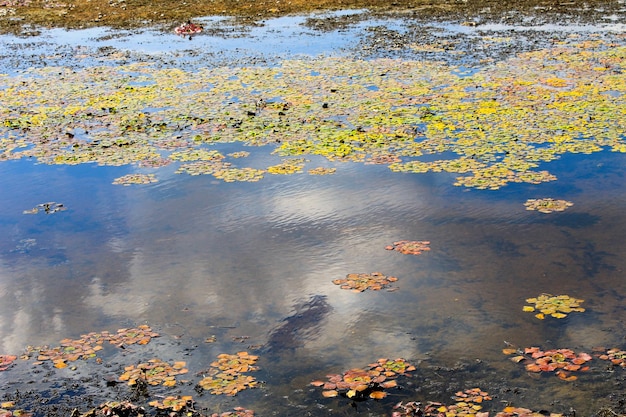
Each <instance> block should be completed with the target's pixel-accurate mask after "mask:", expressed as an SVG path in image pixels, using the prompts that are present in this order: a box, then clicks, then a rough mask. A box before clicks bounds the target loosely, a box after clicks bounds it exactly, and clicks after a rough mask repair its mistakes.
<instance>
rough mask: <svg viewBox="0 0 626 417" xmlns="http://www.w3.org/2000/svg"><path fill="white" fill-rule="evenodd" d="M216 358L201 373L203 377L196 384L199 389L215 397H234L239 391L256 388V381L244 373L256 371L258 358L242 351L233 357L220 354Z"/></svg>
mask: <svg viewBox="0 0 626 417" xmlns="http://www.w3.org/2000/svg"><path fill="white" fill-rule="evenodd" d="M217 358H218V359H217V361H214V362H212V363H211V367H210V368H209V369H208V370H206V371H204V372H202V374H204V375H205V376H204V378H203V379H202V380H201V381H200V382H199V383H198V386H199V387H200V388H201V389H203V390H205V391H209V392H210V393H211V394H215V395H220V394H225V395H228V396H235V395H237V393H238V392H239V391H242V390H244V389H248V388H254V387H256V385H257V381H256V379H255V378H254V377H252V376H250V375H246V374H245V373H246V372H253V371H256V370H258V367H257V366H255V363H256V361H257V360H258V358H259V357H258V356H256V355H251V354H249V353H248V352H245V351H242V352H237V353H236V354H233V355H231V354H227V353H222V354H220V355H218V357H217Z"/></svg>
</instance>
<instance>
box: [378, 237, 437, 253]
mask: <svg viewBox="0 0 626 417" xmlns="http://www.w3.org/2000/svg"><path fill="white" fill-rule="evenodd" d="M429 245H430V242H429V241H427V240H400V241H397V242H393V244H392V245H388V246H386V247H385V249H387V250H395V251H398V252H400V253H403V254H405V255H419V254H421V253H422V252H427V251H429V250H430V246H429Z"/></svg>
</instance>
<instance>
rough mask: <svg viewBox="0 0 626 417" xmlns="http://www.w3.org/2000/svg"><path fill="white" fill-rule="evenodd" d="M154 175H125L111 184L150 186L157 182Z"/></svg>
mask: <svg viewBox="0 0 626 417" xmlns="http://www.w3.org/2000/svg"><path fill="white" fill-rule="evenodd" d="M157 181H158V180H157V179H156V177H155V175H154V174H127V175H122V176H121V177H118V178H116V179H115V180H113V184H117V185H125V186H128V185H131V184H150V183H153V182H157Z"/></svg>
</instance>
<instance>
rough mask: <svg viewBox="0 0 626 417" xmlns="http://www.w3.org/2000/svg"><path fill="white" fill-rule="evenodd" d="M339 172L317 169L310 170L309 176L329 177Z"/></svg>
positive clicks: (333, 169)
mask: <svg viewBox="0 0 626 417" xmlns="http://www.w3.org/2000/svg"><path fill="white" fill-rule="evenodd" d="M335 172H337V168H324V167H317V168H311V169H309V175H329V174H334V173H335Z"/></svg>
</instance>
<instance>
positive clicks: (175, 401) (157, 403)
mask: <svg viewBox="0 0 626 417" xmlns="http://www.w3.org/2000/svg"><path fill="white" fill-rule="evenodd" d="M193 403H194V401H193V397H192V396H191V395H183V396H180V395H168V396H167V397H165V398H163V399H162V400H153V401H150V402H149V403H148V405H151V406H152V407H156V408H158V409H161V410H172V411H175V412H177V411H181V410H183V409H186V408H188V407H193Z"/></svg>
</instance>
